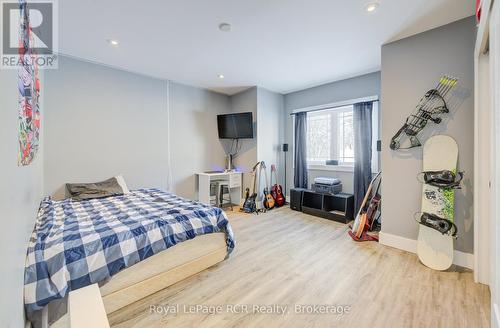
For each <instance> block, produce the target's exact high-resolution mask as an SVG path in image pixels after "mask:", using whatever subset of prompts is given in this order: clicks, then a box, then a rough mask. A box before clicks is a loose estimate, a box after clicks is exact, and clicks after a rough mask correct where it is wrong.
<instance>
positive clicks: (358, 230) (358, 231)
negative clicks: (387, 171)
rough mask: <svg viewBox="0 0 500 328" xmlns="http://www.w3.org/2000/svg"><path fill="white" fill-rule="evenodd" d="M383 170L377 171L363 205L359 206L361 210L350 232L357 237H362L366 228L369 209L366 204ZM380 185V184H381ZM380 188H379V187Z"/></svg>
mask: <svg viewBox="0 0 500 328" xmlns="http://www.w3.org/2000/svg"><path fill="white" fill-rule="evenodd" d="M380 174H381V172H379V173H377V175H376V176H375V177H374V178H373V179H372V181H371V182H370V185H369V186H368V190H367V191H366V194H365V197H364V198H363V202H362V203H361V207H360V208H359V212H358V214H357V215H356V219H355V220H354V224H353V226H352V229H351V231H350V234H353V235H354V236H355V237H356V238H361V236H362V235H363V232H364V231H365V229H366V224H367V211H366V206H367V203H368V199H369V198H370V196H371V194H372V190H373V184H374V183H375V181H376V180H377V179H378V178H379V177H380ZM379 186H380V184H379ZM377 189H378V188H377Z"/></svg>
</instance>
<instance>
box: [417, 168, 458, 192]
mask: <svg viewBox="0 0 500 328" xmlns="http://www.w3.org/2000/svg"><path fill="white" fill-rule="evenodd" d="M463 178H464V172H458V173H457V174H455V173H454V172H452V171H448V170H442V171H426V172H421V173H420V174H419V175H418V176H417V179H418V180H419V181H420V182H422V183H425V184H428V185H430V186H434V187H438V188H451V189H460V188H461V187H460V183H461V181H462V179H463Z"/></svg>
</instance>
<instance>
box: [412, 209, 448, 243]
mask: <svg viewBox="0 0 500 328" xmlns="http://www.w3.org/2000/svg"><path fill="white" fill-rule="evenodd" d="M417 214H418V213H417ZM415 221H417V222H418V223H419V224H422V225H424V226H426V227H429V228H432V229H434V230H437V231H439V232H440V233H442V234H443V235H449V236H451V237H453V238H457V226H456V225H455V223H453V222H451V221H450V220H448V219H444V218H440V217H439V216H437V215H434V214H429V213H425V212H424V213H421V214H420V217H417V216H415Z"/></svg>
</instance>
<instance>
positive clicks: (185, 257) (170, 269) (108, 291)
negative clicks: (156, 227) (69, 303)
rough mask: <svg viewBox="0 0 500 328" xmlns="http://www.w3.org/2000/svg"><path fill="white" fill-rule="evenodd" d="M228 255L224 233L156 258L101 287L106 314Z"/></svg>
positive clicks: (113, 278)
mask: <svg viewBox="0 0 500 328" xmlns="http://www.w3.org/2000/svg"><path fill="white" fill-rule="evenodd" d="M226 256H227V243H226V235H225V233H222V232H217V233H210V234H206V235H201V236H198V237H196V238H194V239H191V240H187V241H184V242H182V243H180V244H177V245H175V246H173V247H171V248H168V249H166V250H164V251H162V252H160V253H158V254H156V255H153V256H151V257H149V258H147V259H146V260H144V261H141V262H139V263H137V264H135V265H133V266H131V267H129V268H127V269H124V270H123V271H120V272H119V273H117V274H116V275H114V276H113V277H112V278H111V279H110V280H109V281H107V282H106V283H104V284H100V292H101V295H102V298H103V302H104V307H105V308H106V313H108V314H110V313H113V312H115V311H117V310H119V309H121V308H123V307H125V306H127V305H129V304H132V303H134V302H136V301H138V300H140V299H143V298H144V297H147V296H149V295H151V294H154V293H156V292H158V291H160V290H162V289H165V288H167V287H168V286H170V285H173V284H175V283H176V282H178V281H180V280H183V279H185V278H187V277H189V276H191V275H194V274H196V273H198V272H201V271H203V270H205V269H207V268H209V267H211V266H213V265H215V264H217V263H219V262H221V261H223V260H224V259H225V258H226Z"/></svg>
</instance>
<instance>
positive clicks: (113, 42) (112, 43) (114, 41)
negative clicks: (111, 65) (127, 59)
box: [106, 39, 120, 47]
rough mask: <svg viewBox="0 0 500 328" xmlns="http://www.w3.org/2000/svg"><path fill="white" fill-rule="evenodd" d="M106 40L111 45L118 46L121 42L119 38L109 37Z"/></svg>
mask: <svg viewBox="0 0 500 328" xmlns="http://www.w3.org/2000/svg"><path fill="white" fill-rule="evenodd" d="M106 41H108V43H109V44H110V45H112V46H115V47H116V46H118V44H119V43H120V42H118V40H112V39H107V40H106Z"/></svg>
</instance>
